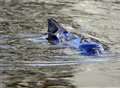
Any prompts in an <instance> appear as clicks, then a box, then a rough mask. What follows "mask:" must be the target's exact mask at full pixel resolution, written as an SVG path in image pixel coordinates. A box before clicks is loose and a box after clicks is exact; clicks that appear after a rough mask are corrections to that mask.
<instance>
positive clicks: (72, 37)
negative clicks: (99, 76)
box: [47, 18, 104, 56]
mask: <svg viewBox="0 0 120 88" xmlns="http://www.w3.org/2000/svg"><path fill="white" fill-rule="evenodd" d="M47 40H48V42H49V43H50V44H54V45H56V44H60V43H61V44H65V45H67V46H70V47H72V48H74V49H77V50H79V52H80V54H81V55H85V56H99V55H102V54H103V53H104V48H103V46H102V44H101V43H99V42H95V41H92V40H87V39H83V38H82V37H79V36H78V35H76V34H73V33H71V32H68V31H66V30H65V29H64V28H63V27H62V26H60V25H59V24H58V23H57V22H56V21H55V20H54V19H52V18H51V19H48V38H47Z"/></svg>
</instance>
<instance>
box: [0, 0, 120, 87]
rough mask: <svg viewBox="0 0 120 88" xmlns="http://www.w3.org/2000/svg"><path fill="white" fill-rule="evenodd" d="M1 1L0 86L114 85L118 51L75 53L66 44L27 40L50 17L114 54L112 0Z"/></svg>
mask: <svg viewBox="0 0 120 88" xmlns="http://www.w3.org/2000/svg"><path fill="white" fill-rule="evenodd" d="M1 1H2V0H1ZM5 1H6V2H4V3H3V2H0V4H1V5H0V75H1V76H0V88H84V87H91V88H93V87H95V88H98V87H102V88H103V87H118V88H119V87H120V84H119V83H120V75H119V74H120V68H119V66H120V62H119V54H117V55H118V56H115V55H114V56H111V57H110V56H109V57H107V58H106V57H104V58H97V59H96V58H89V57H81V56H79V55H78V53H77V52H76V51H74V50H71V49H69V48H64V47H60V48H58V46H52V45H49V44H48V43H46V41H44V42H43V43H42V42H40V41H39V42H35V41H30V40H31V39H34V38H39V37H41V36H42V35H43V34H44V33H46V32H47V19H48V18H50V17H53V18H55V19H56V20H57V21H58V22H60V23H61V25H63V26H64V27H65V28H66V29H67V30H69V31H71V32H75V33H77V34H80V33H82V34H84V33H85V35H86V36H88V37H91V36H92V37H93V36H94V37H95V38H98V39H99V40H100V41H101V42H102V43H104V44H107V45H108V46H109V47H110V52H112V53H119V52H120V39H119V37H120V30H119V29H120V26H119V25H120V21H119V20H120V16H119V13H120V5H119V1H118V0H102V1H101V0H95V1H94V0H91V1H88V0H52V1H50V0H46V1H44V0H31V1H25V0H24V1H19V2H14V3H13V2H10V0H8V1H7V0H5ZM13 1H14V0H13ZM108 59H109V61H105V60H108ZM96 60H97V61H96ZM63 61H64V62H63ZM101 61H102V62H101ZM86 62H87V63H86ZM88 62H90V63H88Z"/></svg>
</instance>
